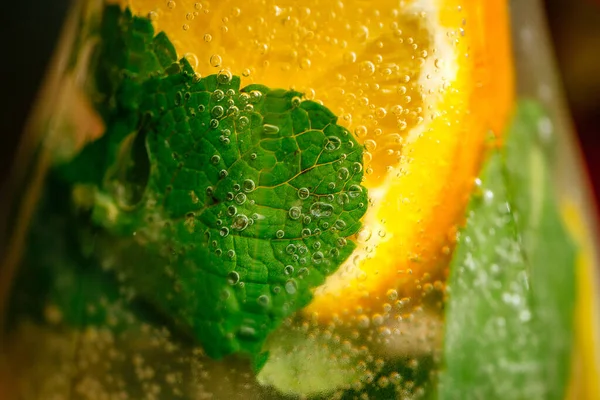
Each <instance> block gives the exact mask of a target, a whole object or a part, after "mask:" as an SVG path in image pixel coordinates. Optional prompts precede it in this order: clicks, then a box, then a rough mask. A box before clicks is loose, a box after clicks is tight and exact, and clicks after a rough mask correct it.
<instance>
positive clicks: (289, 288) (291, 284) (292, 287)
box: [285, 280, 298, 294]
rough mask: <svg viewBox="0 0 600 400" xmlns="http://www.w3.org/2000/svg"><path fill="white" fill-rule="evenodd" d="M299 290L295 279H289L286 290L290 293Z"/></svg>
mask: <svg viewBox="0 0 600 400" xmlns="http://www.w3.org/2000/svg"><path fill="white" fill-rule="evenodd" d="M297 290H298V287H297V285H296V282H295V281H293V280H289V281H287V282H286V283H285V291H286V292H288V294H295V293H296V291H297Z"/></svg>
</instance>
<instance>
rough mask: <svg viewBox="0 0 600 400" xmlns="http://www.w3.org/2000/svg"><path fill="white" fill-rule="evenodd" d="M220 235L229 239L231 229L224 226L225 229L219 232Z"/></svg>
mask: <svg viewBox="0 0 600 400" xmlns="http://www.w3.org/2000/svg"><path fill="white" fill-rule="evenodd" d="M219 234H220V235H221V236H222V237H227V235H229V228H227V227H226V226H224V227H223V228H221V230H220V231H219Z"/></svg>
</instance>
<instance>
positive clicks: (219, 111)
mask: <svg viewBox="0 0 600 400" xmlns="http://www.w3.org/2000/svg"><path fill="white" fill-rule="evenodd" d="M210 114H211V115H212V116H213V118H220V117H222V116H223V114H225V110H223V107H221V106H214V107H213V108H212V110H210ZM211 124H212V121H211Z"/></svg>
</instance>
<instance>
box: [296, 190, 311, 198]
mask: <svg viewBox="0 0 600 400" xmlns="http://www.w3.org/2000/svg"><path fill="white" fill-rule="evenodd" d="M308 196H310V191H309V190H308V189H307V188H305V187H302V188H300V189H298V197H299V198H301V199H302V200H305V199H308Z"/></svg>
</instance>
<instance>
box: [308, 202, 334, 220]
mask: <svg viewBox="0 0 600 400" xmlns="http://www.w3.org/2000/svg"><path fill="white" fill-rule="evenodd" d="M310 213H311V214H312V216H313V217H315V218H323V217H330V216H331V214H333V206H332V205H331V204H329V203H324V202H322V201H317V202H314V203H313V204H312V205H311V206H310Z"/></svg>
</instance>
